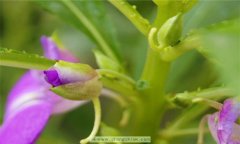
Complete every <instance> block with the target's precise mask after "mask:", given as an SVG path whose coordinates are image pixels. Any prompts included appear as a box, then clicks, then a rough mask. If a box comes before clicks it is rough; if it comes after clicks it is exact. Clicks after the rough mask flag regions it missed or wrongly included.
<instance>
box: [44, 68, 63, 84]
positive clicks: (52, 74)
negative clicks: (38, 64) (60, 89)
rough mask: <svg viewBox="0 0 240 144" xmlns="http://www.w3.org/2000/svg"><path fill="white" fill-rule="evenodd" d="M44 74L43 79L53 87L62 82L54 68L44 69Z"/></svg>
mask: <svg viewBox="0 0 240 144" xmlns="http://www.w3.org/2000/svg"><path fill="white" fill-rule="evenodd" d="M44 74H45V80H46V81H47V82H48V83H50V84H51V85H52V86H54V87H55V86H59V85H62V84H63V83H62V82H61V80H60V78H59V76H58V73H57V71H56V70H54V69H50V70H46V71H44Z"/></svg>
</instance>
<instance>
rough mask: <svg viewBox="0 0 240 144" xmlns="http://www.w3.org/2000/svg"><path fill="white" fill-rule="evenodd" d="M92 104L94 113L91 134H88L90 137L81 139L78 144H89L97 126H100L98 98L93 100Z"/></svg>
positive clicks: (96, 130)
mask: <svg viewBox="0 0 240 144" xmlns="http://www.w3.org/2000/svg"><path fill="white" fill-rule="evenodd" d="M92 102H93V106H94V111H95V120H94V125H93V129H92V132H91V133H90V135H89V136H88V137H87V138H85V139H82V140H81V141H80V144H86V143H89V142H90V141H91V140H92V139H93V138H94V137H95V136H96V134H97V132H98V129H99V126H100V124H101V104H100V100H99V98H98V97H96V98H93V99H92Z"/></svg>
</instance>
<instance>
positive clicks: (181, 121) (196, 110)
mask: <svg viewBox="0 0 240 144" xmlns="http://www.w3.org/2000/svg"><path fill="white" fill-rule="evenodd" d="M189 94H190V95H189V98H190V99H191V98H211V99H214V100H220V99H222V98H224V97H226V96H232V95H235V94H234V92H233V91H231V90H229V89H227V88H211V89H207V90H203V91H200V92H191V93H189ZM208 108H209V106H206V105H196V106H193V107H192V108H190V109H188V110H186V111H185V112H184V113H183V115H180V116H179V117H178V118H177V119H176V120H175V121H173V123H172V124H171V125H170V127H168V128H167V130H170V131H173V130H176V129H178V128H179V127H182V126H184V125H185V124H187V123H188V122H189V121H192V120H193V119H194V118H196V117H198V116H199V115H200V114H202V113H203V112H204V111H206V110H207V109H208ZM167 130H166V131H167Z"/></svg>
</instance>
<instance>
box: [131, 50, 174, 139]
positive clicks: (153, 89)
mask: <svg viewBox="0 0 240 144" xmlns="http://www.w3.org/2000/svg"><path fill="white" fill-rule="evenodd" d="M169 66H170V64H169V63H167V62H165V61H163V60H161V58H160V56H159V55H158V53H155V52H154V51H153V50H152V49H149V50H148V55H147V61H146V64H145V68H144V71H143V74H142V77H141V79H142V80H144V81H146V82H147V83H148V85H149V87H148V88H147V89H145V90H143V93H142V97H141V98H142V106H141V107H143V108H142V109H141V110H142V112H141V116H140V118H138V120H137V122H136V128H135V132H136V134H137V135H147V136H151V137H152V140H153V141H154V139H155V137H156V134H157V131H158V129H159V125H160V121H161V117H162V114H163V112H164V103H165V101H166V100H165V98H164V88H165V83H166V78H167V75H168V71H169ZM146 126H147V127H146Z"/></svg>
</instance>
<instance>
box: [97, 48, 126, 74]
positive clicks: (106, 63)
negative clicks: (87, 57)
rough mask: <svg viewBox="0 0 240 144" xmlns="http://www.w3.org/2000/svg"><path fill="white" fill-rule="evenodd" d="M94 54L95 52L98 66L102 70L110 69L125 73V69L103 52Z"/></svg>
mask: <svg viewBox="0 0 240 144" xmlns="http://www.w3.org/2000/svg"><path fill="white" fill-rule="evenodd" d="M93 52H94V55H95V58H96V61H97V64H98V66H99V67H100V68H101V69H110V70H114V71H117V72H121V73H122V72H124V70H123V68H122V67H121V66H120V65H119V64H118V63H116V62H115V61H114V60H112V59H111V58H109V57H107V56H106V55H104V54H103V53H102V52H100V51H98V50H94V51H93Z"/></svg>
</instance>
